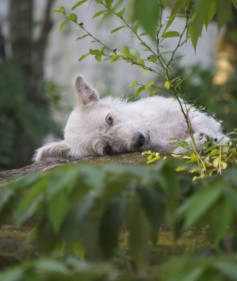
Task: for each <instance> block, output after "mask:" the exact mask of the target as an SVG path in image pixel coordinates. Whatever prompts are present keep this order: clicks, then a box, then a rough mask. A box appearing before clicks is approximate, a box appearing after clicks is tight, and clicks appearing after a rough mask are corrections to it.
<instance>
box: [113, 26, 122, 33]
mask: <svg viewBox="0 0 237 281" xmlns="http://www.w3.org/2000/svg"><path fill="white" fill-rule="evenodd" d="M123 28H125V26H124V25H121V26H119V27H117V28H115V29H113V30H112V31H111V33H115V32H117V31H119V30H121V29H123Z"/></svg>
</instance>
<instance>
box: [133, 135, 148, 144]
mask: <svg viewBox="0 0 237 281" xmlns="http://www.w3.org/2000/svg"><path fill="white" fill-rule="evenodd" d="M145 141H146V138H145V137H144V136H143V134H141V133H139V134H138V136H137V139H136V143H135V147H141V146H143V145H144V143H145Z"/></svg>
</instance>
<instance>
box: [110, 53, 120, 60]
mask: <svg viewBox="0 0 237 281" xmlns="http://www.w3.org/2000/svg"><path fill="white" fill-rule="evenodd" d="M121 58H122V57H121V55H119V54H118V55H114V56H110V58H109V59H110V61H111V62H115V61H117V60H119V59H121Z"/></svg>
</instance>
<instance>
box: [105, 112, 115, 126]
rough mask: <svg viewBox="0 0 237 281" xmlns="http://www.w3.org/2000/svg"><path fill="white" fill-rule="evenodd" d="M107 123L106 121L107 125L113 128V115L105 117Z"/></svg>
mask: <svg viewBox="0 0 237 281" xmlns="http://www.w3.org/2000/svg"><path fill="white" fill-rule="evenodd" d="M105 121H106V123H107V124H108V125H109V126H113V123H114V119H113V117H112V116H111V115H109V114H108V115H107V116H106V117H105Z"/></svg>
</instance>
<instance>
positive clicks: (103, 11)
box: [93, 10, 108, 19]
mask: <svg viewBox="0 0 237 281" xmlns="http://www.w3.org/2000/svg"><path fill="white" fill-rule="evenodd" d="M107 12H108V11H107V10H101V11H99V12H97V13H95V14H94V16H93V19H94V18H96V17H99V16H100V15H103V14H104V13H107Z"/></svg>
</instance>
